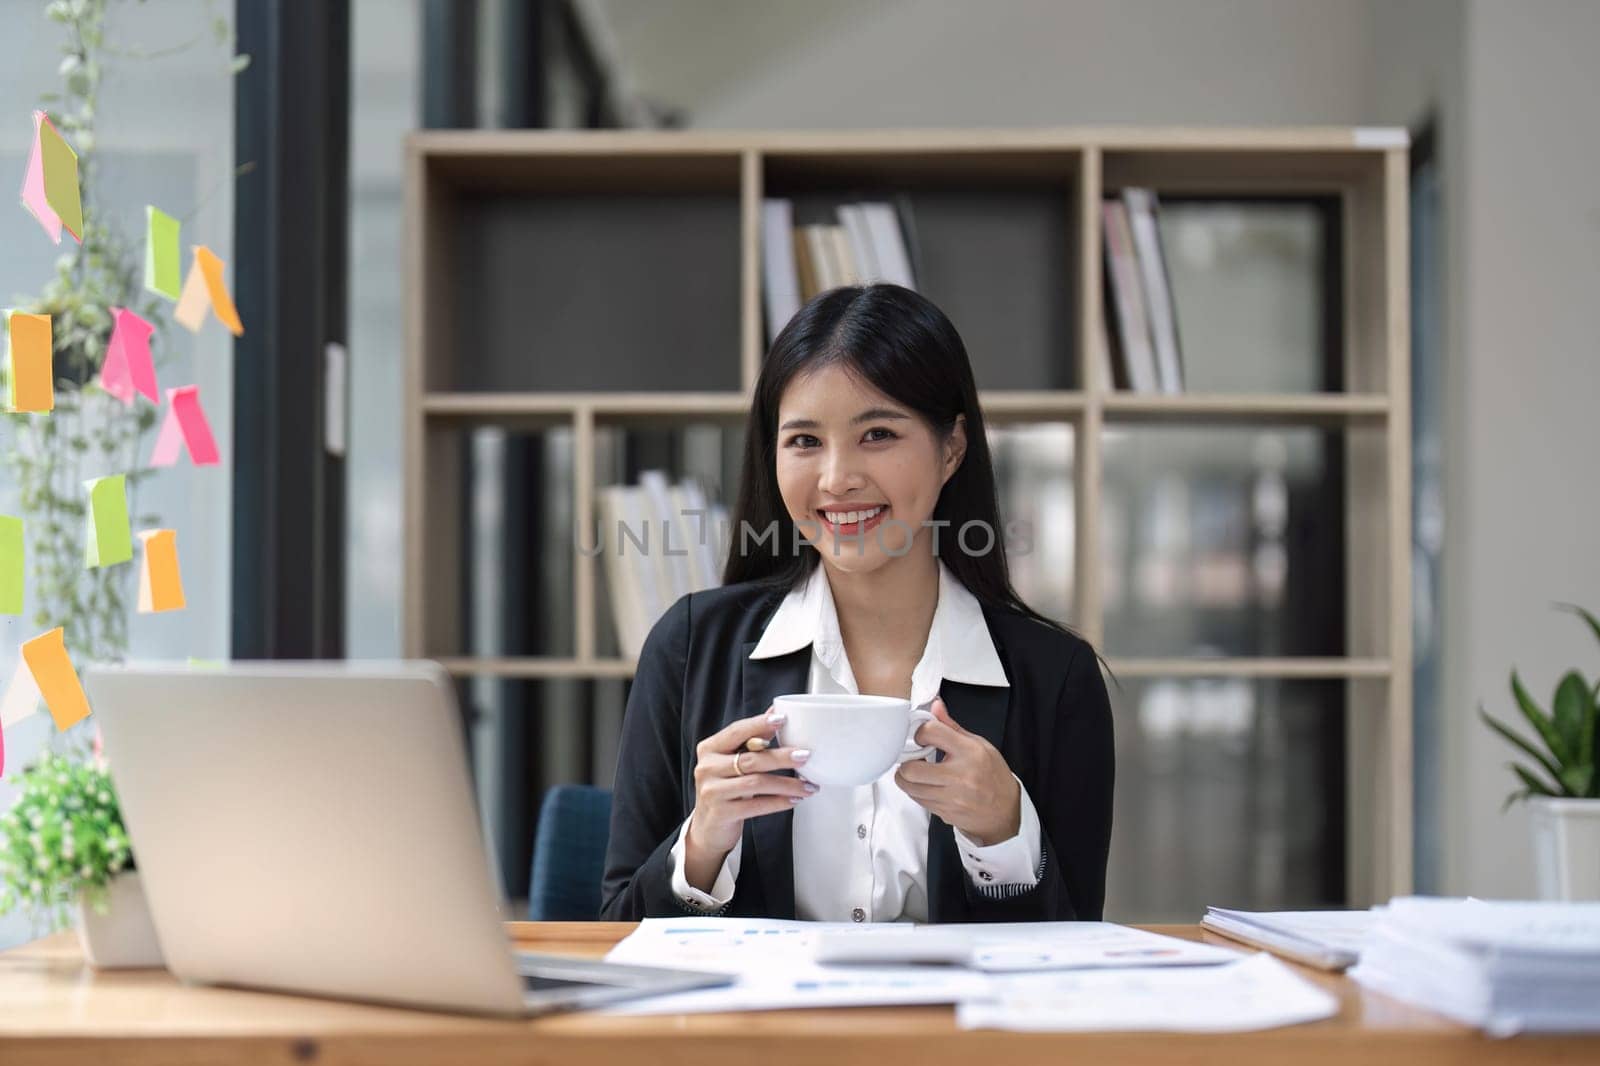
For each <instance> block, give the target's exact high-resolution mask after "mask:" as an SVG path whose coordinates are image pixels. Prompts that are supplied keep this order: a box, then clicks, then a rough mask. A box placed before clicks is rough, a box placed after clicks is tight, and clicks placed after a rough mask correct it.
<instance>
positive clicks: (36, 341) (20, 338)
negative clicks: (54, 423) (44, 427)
mask: <svg viewBox="0 0 1600 1066" xmlns="http://www.w3.org/2000/svg"><path fill="white" fill-rule="evenodd" d="M6 329H7V331H8V332H9V333H10V334H11V373H10V375H9V376H8V377H7V378H6V407H7V408H9V409H10V410H12V411H53V410H55V406H56V378H55V357H54V354H53V349H52V347H51V344H52V341H51V337H50V316H49V315H31V314H28V313H27V312H25V311H13V312H11V314H10V315H8V316H7V317H6Z"/></svg>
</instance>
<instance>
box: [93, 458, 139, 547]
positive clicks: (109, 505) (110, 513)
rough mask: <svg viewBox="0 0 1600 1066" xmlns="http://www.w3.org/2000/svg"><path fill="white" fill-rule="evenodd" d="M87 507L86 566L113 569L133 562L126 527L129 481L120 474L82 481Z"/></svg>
mask: <svg viewBox="0 0 1600 1066" xmlns="http://www.w3.org/2000/svg"><path fill="white" fill-rule="evenodd" d="M83 487H84V488H85V489H87V490H88V491H89V507H88V509H87V511H85V513H84V516H83V517H84V527H85V529H84V532H85V534H86V540H87V541H88V548H87V551H86V552H85V555H86V562H87V565H89V566H114V565H115V564H117V563H125V562H128V561H129V560H130V559H132V558H133V532H132V530H131V529H130V528H129V526H128V479H127V477H126V476H125V475H123V474H113V475H111V476H110V477H97V478H95V479H93V480H92V481H85V482H84V483H83Z"/></svg>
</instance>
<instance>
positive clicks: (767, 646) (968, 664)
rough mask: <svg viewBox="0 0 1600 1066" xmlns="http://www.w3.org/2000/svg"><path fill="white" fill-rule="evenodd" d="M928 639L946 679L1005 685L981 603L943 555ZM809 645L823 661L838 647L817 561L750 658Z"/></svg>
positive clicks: (780, 607) (781, 606)
mask: <svg viewBox="0 0 1600 1066" xmlns="http://www.w3.org/2000/svg"><path fill="white" fill-rule="evenodd" d="M928 642H929V644H930V645H934V644H935V642H937V643H936V647H937V649H938V654H939V655H940V656H941V658H942V662H941V664H940V672H941V674H942V676H943V677H944V678H945V679H947V680H950V681H962V682H966V683H967V684H972V685H999V686H1005V687H1009V684H1010V682H1008V681H1007V680H1006V673H1005V669H1004V668H1003V667H1002V666H1001V665H1000V655H999V653H998V652H997V651H996V650H995V646H994V638H993V637H992V636H991V635H990V633H989V624H988V622H987V621H986V620H985V619H984V617H983V607H982V606H981V605H980V604H979V603H978V598H977V597H976V596H974V595H973V594H972V593H971V591H970V590H968V588H967V587H966V586H965V585H963V584H962V583H961V579H960V578H958V577H956V576H955V574H954V573H953V572H951V570H950V568H949V567H948V566H946V565H945V562H944V560H943V559H941V560H939V602H938V605H937V606H936V607H935V608H934V611H933V626H932V628H931V631H930V632H929V634H928ZM808 644H810V645H815V651H816V653H817V655H818V656H819V657H821V658H822V660H823V661H824V662H832V661H833V659H834V657H835V656H837V655H838V653H839V652H840V651H841V650H842V648H843V640H842V638H841V637H840V635H839V615H838V611H837V609H836V608H835V607H834V603H833V590H832V588H831V586H830V585H829V584H828V575H827V573H826V570H825V564H823V563H821V562H818V563H817V565H816V568H815V569H813V570H812V571H811V576H810V577H809V578H807V579H806V581H805V583H804V584H803V585H800V586H799V587H797V588H794V589H791V590H789V592H788V594H787V595H785V596H784V598H783V602H782V603H780V604H779V605H778V610H777V611H776V612H775V613H774V614H773V616H772V620H771V621H770V622H768V623H767V628H766V630H765V631H764V632H763V633H762V634H761V640H760V641H758V642H757V644H756V646H755V649H754V650H752V651H751V652H750V658H752V659H770V658H772V657H774V656H778V655H787V654H789V653H790V652H794V651H798V650H799V649H801V648H804V647H805V646H807V645H808Z"/></svg>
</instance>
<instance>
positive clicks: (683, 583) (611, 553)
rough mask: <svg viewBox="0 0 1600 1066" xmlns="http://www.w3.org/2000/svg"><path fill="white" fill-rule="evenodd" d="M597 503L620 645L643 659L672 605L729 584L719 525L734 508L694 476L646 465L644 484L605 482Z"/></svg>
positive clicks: (625, 652) (626, 652)
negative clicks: (711, 497) (720, 555)
mask: <svg viewBox="0 0 1600 1066" xmlns="http://www.w3.org/2000/svg"><path fill="white" fill-rule="evenodd" d="M595 507H596V511H597V512H598V517H599V520H600V537H599V538H598V543H599V545H600V548H601V555H602V557H603V559H604V563H603V565H604V568H605V577H606V585H607V587H608V589H609V591H610V599H611V615H612V619H613V621H614V624H615V628H616V637H617V646H618V649H619V651H620V653H621V654H622V656H623V657H624V658H629V659H637V658H638V656H639V652H640V650H641V649H643V647H644V641H645V637H647V636H648V635H649V633H650V628H651V627H652V626H654V625H655V624H656V621H657V620H658V619H660V617H661V616H662V615H663V614H664V613H666V610H667V608H669V607H671V606H672V605H673V604H674V603H676V602H677V601H678V599H679V598H680V597H682V596H683V595H685V594H686V593H689V592H695V591H698V590H700V589H703V588H711V587H712V586H715V585H719V584H721V583H722V579H721V573H720V571H719V568H718V562H717V545H718V544H719V543H720V540H719V538H718V535H717V531H719V530H721V529H722V528H723V525H724V524H725V523H726V521H727V510H726V508H724V507H722V506H721V505H720V504H717V503H714V502H709V501H708V500H707V497H706V493H705V490H704V489H703V488H702V487H701V486H700V485H699V483H698V482H696V481H694V480H693V479H688V480H683V481H680V482H678V483H677V484H675V485H674V484H671V483H670V482H669V481H668V479H667V475H666V473H665V472H664V471H660V470H644V471H641V472H640V474H639V483H638V484H637V485H607V486H604V487H602V488H601V489H600V490H599V491H598V493H597V494H596V496H595Z"/></svg>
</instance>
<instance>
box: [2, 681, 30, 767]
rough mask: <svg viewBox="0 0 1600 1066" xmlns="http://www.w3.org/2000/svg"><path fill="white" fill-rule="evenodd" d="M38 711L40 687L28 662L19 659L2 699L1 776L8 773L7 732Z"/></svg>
mask: <svg viewBox="0 0 1600 1066" xmlns="http://www.w3.org/2000/svg"><path fill="white" fill-rule="evenodd" d="M38 709H39V686H38V685H35V684H34V683H33V673H32V671H30V670H29V669H28V663H27V660H24V659H19V660H18V661H17V669H16V672H15V673H13V674H12V675H11V683H10V684H9V685H7V686H6V691H5V695H4V696H3V697H0V776H4V774H5V772H6V735H5V731H6V730H7V729H10V728H11V727H12V726H14V725H16V724H17V723H18V722H20V721H22V720H23V719H25V718H30V717H32V716H33V714H34V712H35V711H37V710H38Z"/></svg>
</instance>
